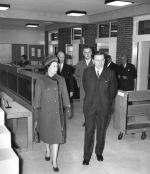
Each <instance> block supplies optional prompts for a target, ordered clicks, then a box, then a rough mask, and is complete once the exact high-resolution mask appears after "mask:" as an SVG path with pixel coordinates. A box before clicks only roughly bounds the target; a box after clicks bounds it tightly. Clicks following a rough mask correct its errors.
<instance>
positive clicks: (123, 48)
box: [116, 17, 133, 64]
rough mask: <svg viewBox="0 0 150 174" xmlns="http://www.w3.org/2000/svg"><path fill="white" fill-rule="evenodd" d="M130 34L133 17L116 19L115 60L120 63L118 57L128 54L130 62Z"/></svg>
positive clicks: (131, 33) (131, 32)
mask: <svg viewBox="0 0 150 174" xmlns="http://www.w3.org/2000/svg"><path fill="white" fill-rule="evenodd" d="M132 35H133V18H132V17H128V18H121V19H118V36H117V54H116V62H117V64H120V57H121V56H123V55H126V56H128V58H129V59H128V60H129V62H131V56H132Z"/></svg>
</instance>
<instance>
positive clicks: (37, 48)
mask: <svg viewBox="0 0 150 174" xmlns="http://www.w3.org/2000/svg"><path fill="white" fill-rule="evenodd" d="M29 59H30V61H42V60H43V59H44V45H29Z"/></svg>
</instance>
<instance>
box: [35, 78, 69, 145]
mask: <svg viewBox="0 0 150 174" xmlns="http://www.w3.org/2000/svg"><path fill="white" fill-rule="evenodd" d="M34 105H35V108H39V114H38V122H37V125H38V132H39V134H40V139H41V140H42V141H44V142H45V143H48V144H59V143H65V137H66V128H65V115H64V113H63V110H64V107H67V106H70V101H69V97H68V92H67V87H66V83H65V80H64V78H63V77H61V76H59V75H55V78H50V77H48V76H44V77H42V78H39V79H38V80H37V82H36V86H35V98H34Z"/></svg>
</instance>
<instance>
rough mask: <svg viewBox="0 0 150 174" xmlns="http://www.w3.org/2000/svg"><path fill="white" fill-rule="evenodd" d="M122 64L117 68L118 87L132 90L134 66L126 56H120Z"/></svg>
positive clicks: (133, 87)
mask: <svg viewBox="0 0 150 174" xmlns="http://www.w3.org/2000/svg"><path fill="white" fill-rule="evenodd" d="M121 61H122V64H121V65H120V66H119V68H118V79H119V89H120V90H123V91H133V90H135V88H136V78H137V73H136V69H135V66H134V65H133V64H131V63H128V59H127V56H123V57H122V58H121Z"/></svg>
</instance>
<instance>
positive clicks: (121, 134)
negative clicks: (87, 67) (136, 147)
mask: <svg viewBox="0 0 150 174" xmlns="http://www.w3.org/2000/svg"><path fill="white" fill-rule="evenodd" d="M122 137H123V133H122V132H120V134H119V135H118V140H121V139H122Z"/></svg>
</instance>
